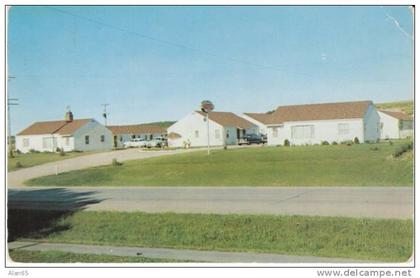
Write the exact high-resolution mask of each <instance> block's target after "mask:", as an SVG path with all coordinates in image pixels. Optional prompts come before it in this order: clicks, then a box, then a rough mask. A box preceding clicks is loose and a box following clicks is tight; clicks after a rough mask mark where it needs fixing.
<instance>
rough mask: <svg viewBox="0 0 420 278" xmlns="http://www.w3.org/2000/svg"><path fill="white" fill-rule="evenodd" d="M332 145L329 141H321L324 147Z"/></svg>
mask: <svg viewBox="0 0 420 278" xmlns="http://www.w3.org/2000/svg"><path fill="white" fill-rule="evenodd" d="M329 144H330V143H329V142H328V141H321V145H324V146H326V145H329Z"/></svg>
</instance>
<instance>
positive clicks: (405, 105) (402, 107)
mask: <svg viewBox="0 0 420 278" xmlns="http://www.w3.org/2000/svg"><path fill="white" fill-rule="evenodd" d="M375 105H376V107H377V108H378V109H392V110H399V111H403V112H405V113H407V114H408V115H413V111H414V108H413V107H414V103H413V101H412V100H408V101H396V102H386V103H377V104H375Z"/></svg>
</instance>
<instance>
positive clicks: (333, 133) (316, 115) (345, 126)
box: [267, 101, 380, 145]
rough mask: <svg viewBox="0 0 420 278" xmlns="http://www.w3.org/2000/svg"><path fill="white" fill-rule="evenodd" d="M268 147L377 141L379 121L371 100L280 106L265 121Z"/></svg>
mask: <svg viewBox="0 0 420 278" xmlns="http://www.w3.org/2000/svg"><path fill="white" fill-rule="evenodd" d="M267 127H268V133H267V140H268V144H269V145H284V144H285V140H287V141H289V142H290V144H292V145H303V144H320V143H322V142H323V141H327V142H328V143H333V142H337V143H340V142H343V141H354V140H355V139H356V138H357V139H358V140H359V142H360V143H363V142H366V141H377V140H378V139H379V138H380V118H379V114H378V111H377V110H376V107H375V106H374V105H373V103H372V101H354V102H341V103H321V104H305V105H290V106H279V107H278V108H277V109H276V110H275V111H274V113H272V114H271V116H270V117H269V119H268V120H267Z"/></svg>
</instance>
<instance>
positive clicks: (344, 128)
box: [338, 124, 350, 135]
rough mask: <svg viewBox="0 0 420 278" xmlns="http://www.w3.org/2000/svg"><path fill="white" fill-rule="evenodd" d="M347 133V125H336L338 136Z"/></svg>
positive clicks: (348, 130)
mask: <svg viewBox="0 0 420 278" xmlns="http://www.w3.org/2000/svg"><path fill="white" fill-rule="evenodd" d="M349 132H350V128H349V124H338V135H347V134H349Z"/></svg>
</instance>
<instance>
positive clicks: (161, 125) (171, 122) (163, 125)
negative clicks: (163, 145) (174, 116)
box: [146, 121, 176, 128]
mask: <svg viewBox="0 0 420 278" xmlns="http://www.w3.org/2000/svg"><path fill="white" fill-rule="evenodd" d="M174 123H176V122H175V121H162V122H152V123H146V124H148V125H157V126H160V127H164V128H168V127H170V126H171V125H173V124H174Z"/></svg>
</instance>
